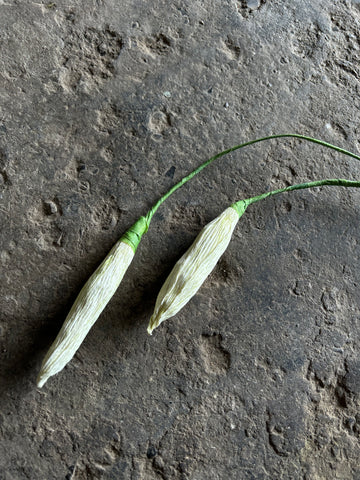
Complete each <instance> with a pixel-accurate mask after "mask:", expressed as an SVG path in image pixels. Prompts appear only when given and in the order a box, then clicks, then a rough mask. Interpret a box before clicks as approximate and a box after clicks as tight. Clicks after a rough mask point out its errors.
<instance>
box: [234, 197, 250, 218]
mask: <svg viewBox="0 0 360 480" xmlns="http://www.w3.org/2000/svg"><path fill="white" fill-rule="evenodd" d="M248 205H249V202H248V200H240V201H239V202H236V203H233V204H232V205H230V207H232V208H233V209H234V210H235V211H236V213H237V214H238V215H239V218H240V217H241V216H242V215H243V214H244V212H245V210H246V209H247V207H248Z"/></svg>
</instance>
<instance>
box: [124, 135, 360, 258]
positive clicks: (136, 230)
mask: <svg viewBox="0 0 360 480" xmlns="http://www.w3.org/2000/svg"><path fill="white" fill-rule="evenodd" d="M276 138H298V139H300V140H306V141H308V142H312V143H316V144H318V145H321V146H323V147H327V148H331V149H332V150H335V151H336V152H339V153H343V154H344V155H348V156H349V157H352V158H356V159H357V160H360V156H358V155H356V154H355V153H352V152H349V151H348V150H345V149H344V148H340V147H337V146H336V145H332V144H331V143H328V142H324V141H322V140H318V139H316V138H312V137H308V136H306V135H299V134H296V133H282V134H278V135H269V136H267V137H262V138H257V139H256V140H250V141H249V142H245V143H241V144H240V145H235V147H231V148H228V149H227V150H224V151H222V152H220V153H217V154H216V155H214V156H213V157H211V158H209V159H208V160H206V162H204V163H202V164H201V165H199V166H198V167H197V168H196V169H195V170H193V171H192V172H191V173H189V174H188V175H186V177H184V178H182V179H181V180H180V181H179V182H178V183H176V184H175V185H174V186H172V187H171V188H170V190H169V191H168V192H167V193H165V195H163V196H162V197H161V198H160V199H159V200H158V201H157V202H156V203H155V204H154V205H153V207H152V208H151V209H150V210H149V211H148V213H147V214H146V215H145V217H140V218H139V220H137V221H136V222H135V224H134V225H133V226H132V227H131V228H130V229H129V230H128V231H127V232H126V233H125V234H124V235H123V236H122V237H121V238H120V240H119V241H123V242H125V243H128V244H129V245H130V246H131V248H132V249H133V250H134V251H136V249H137V247H138V245H139V243H140V240H141V237H142V235H143V234H144V233H145V232H147V230H148V228H149V225H150V222H151V219H152V217H153V216H154V214H155V212H156V211H157V209H158V208H159V207H160V205H161V204H162V203H163V202H164V201H165V200H166V199H167V198H168V197H170V195H172V194H173V193H174V192H175V191H176V190H177V189H178V188H180V187H182V186H183V185H184V184H185V183H186V182H188V181H189V180H191V179H192V178H193V177H195V175H197V174H198V173H200V172H201V170H203V169H204V168H205V167H207V166H208V165H210V163H212V162H213V161H214V160H216V159H218V158H220V157H223V156H224V155H227V154H228V153H231V152H234V151H235V150H239V149H240V148H243V147H247V146H249V145H254V144H255V143H259V142H263V141H265V140H273V139H276ZM304 188H307V187H304ZM278 193H280V191H279V192H278ZM268 196H269V195H268ZM234 205H235V204H234Z"/></svg>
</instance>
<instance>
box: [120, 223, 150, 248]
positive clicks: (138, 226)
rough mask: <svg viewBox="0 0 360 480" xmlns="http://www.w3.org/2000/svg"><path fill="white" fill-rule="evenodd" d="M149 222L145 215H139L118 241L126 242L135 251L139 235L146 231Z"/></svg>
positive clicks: (139, 238)
mask: <svg viewBox="0 0 360 480" xmlns="http://www.w3.org/2000/svg"><path fill="white" fill-rule="evenodd" d="M148 228H149V223H148V221H147V219H146V218H145V217H140V218H139V220H137V221H136V222H135V223H134V225H133V226H132V227H130V228H129V229H128V230H127V231H126V232H125V233H124V234H123V236H122V237H121V238H120V242H124V243H127V244H128V245H129V246H130V247H131V248H132V249H133V250H134V253H135V252H136V249H137V247H138V246H139V243H140V240H141V237H142V236H143V235H144V233H146V232H147V231H148Z"/></svg>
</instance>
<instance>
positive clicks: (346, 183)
mask: <svg viewBox="0 0 360 480" xmlns="http://www.w3.org/2000/svg"><path fill="white" fill-rule="evenodd" d="M323 185H331V186H337V187H360V181H353V180H345V179H343V178H327V179H325V180H317V181H315V182H307V183H298V184H297V185H290V186H289V187H285V188H279V189H277V190H272V191H271V192H266V193H262V194H261V195H257V196H256V197H251V198H247V199H246V200H240V201H239V202H236V203H234V204H233V205H232V207H233V208H235V210H236V211H237V212H239V211H243V209H244V204H245V206H246V207H247V206H248V205H251V204H252V203H256V202H259V201H260V200H264V199H265V198H267V197H272V196H273V195H278V194H279V193H284V192H291V191H293V190H303V189H305V188H314V187H321V186H323Z"/></svg>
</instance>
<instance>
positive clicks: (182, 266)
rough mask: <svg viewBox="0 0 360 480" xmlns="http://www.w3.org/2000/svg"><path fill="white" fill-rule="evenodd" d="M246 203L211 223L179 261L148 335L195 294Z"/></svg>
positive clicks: (232, 207) (213, 264) (167, 284)
mask: <svg viewBox="0 0 360 480" xmlns="http://www.w3.org/2000/svg"><path fill="white" fill-rule="evenodd" d="M246 207H247V204H246V203H245V202H244V203H243V206H241V205H240V206H239V205H233V206H231V207H229V208H227V209H226V210H224V212H223V213H222V214H221V215H219V216H218V217H217V218H215V219H214V220H213V221H212V222H210V223H209V224H208V225H206V227H205V228H204V229H203V230H202V231H201V232H200V234H199V235H198V236H197V237H196V239H195V241H194V243H193V244H192V245H191V247H190V248H189V249H188V250H187V252H186V253H185V254H184V255H183V256H182V257H181V258H180V260H179V261H178V262H177V263H176V265H175V267H174V268H173V269H172V271H171V273H170V275H169V276H168V278H167V279H166V281H165V283H164V285H163V286H162V288H161V290H160V292H159V295H158V297H157V300H156V304H155V310H154V314H153V315H152V317H151V319H150V323H149V326H148V329H147V331H148V333H149V334H150V335H151V333H152V331H153V330H154V329H155V328H156V327H158V326H159V325H160V323H162V322H163V321H164V320H166V319H168V318H170V317H173V316H174V315H176V313H178V312H179V310H181V309H182V307H184V305H186V304H187V302H188V301H189V300H190V299H191V298H192V297H193V296H194V295H195V294H196V292H197V291H198V290H199V288H200V287H201V285H202V284H203V283H204V281H205V280H206V278H207V277H208V275H209V274H210V272H211V271H212V270H213V268H214V267H215V265H216V263H217V262H218V260H219V258H220V257H221V255H222V254H223V253H224V251H225V250H226V248H227V246H228V245H229V242H230V240H231V236H232V233H233V231H234V228H235V226H236V224H237V222H238V220H239V217H240V216H241V215H242V214H243V213H244V212H245V209H246Z"/></svg>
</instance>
